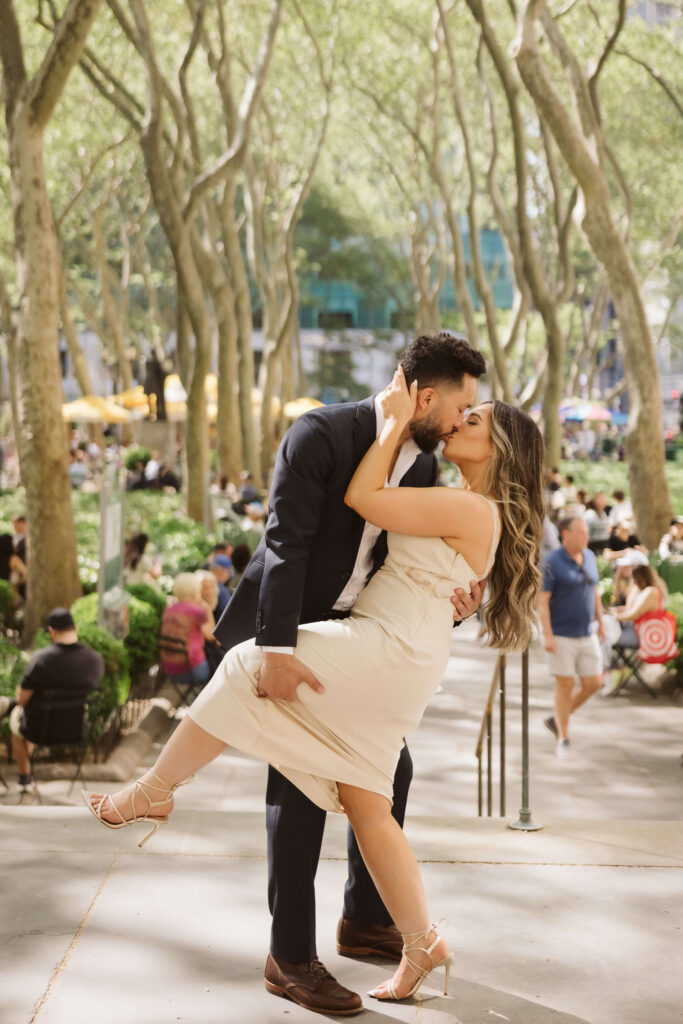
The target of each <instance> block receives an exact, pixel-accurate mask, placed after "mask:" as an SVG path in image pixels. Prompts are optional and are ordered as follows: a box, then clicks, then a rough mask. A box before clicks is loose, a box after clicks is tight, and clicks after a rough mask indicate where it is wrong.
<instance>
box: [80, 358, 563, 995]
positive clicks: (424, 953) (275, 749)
mask: <svg viewBox="0 0 683 1024" xmlns="http://www.w3.org/2000/svg"><path fill="white" fill-rule="evenodd" d="M416 393H417V389H416V385H415V384H413V385H412V386H411V388H410V389H408V388H407V386H406V382H405V379H404V377H403V373H402V371H401V370H399V371H398V372H397V374H396V376H395V377H394V381H393V382H392V384H391V385H390V387H389V388H388V389H387V390H386V392H385V394H384V397H383V401H382V407H383V412H384V415H385V417H386V423H385V426H384V429H383V430H382V433H381V434H380V437H379V438H378V440H377V441H376V442H375V444H374V445H373V446H372V447H371V448H370V449H369V451H368V453H367V454H366V456H365V457H364V459H363V460H362V462H361V463H360V465H359V467H358V469H357V470H356V473H355V475H354V477H353V479H352V481H351V483H350V485H349V489H348V491H347V494H346V498H345V500H346V502H347V504H349V505H350V506H351V507H352V508H354V509H355V510H356V511H357V512H358V513H359V514H360V515H361V516H363V518H365V519H366V520H368V521H370V522H372V523H374V524H376V525H378V526H380V527H382V528H383V529H386V530H387V531H388V549H389V551H388V557H387V558H386V560H385V562H384V565H383V566H382V568H381V569H380V570H379V571H378V572H377V573H376V574H375V575H374V576H373V578H372V579H371V580H370V582H369V584H368V586H367V587H366V588H365V590H364V591H363V592H362V593H361V595H360V597H359V598H358V600H357V601H356V603H355V605H354V608H353V611H352V613H351V615H350V616H349V618H347V619H342V620H331V621H326V622H320V623H313V624H310V625H304V626H301V627H300V628H299V632H298V639H297V646H296V660H297V662H300V663H302V664H303V665H304V666H305V667H306V668H307V669H308V670H310V672H312V673H313V675H314V676H315V677H316V678H317V679H318V680H319V682H320V683H321V684H322V687H323V691H322V692H314V691H313V690H312V689H310V688H309V687H307V686H301V687H299V690H298V693H297V700H295V701H278V700H270V699H262V698H261V697H260V696H259V694H258V675H259V669H260V666H261V661H262V657H263V655H262V652H261V649H260V648H259V647H257V646H256V645H255V644H254V642H253V641H247V642H245V643H243V644H240V645H238V646H237V647H234V648H233V649H232V650H231V651H230V652H229V653H228V654H227V655H226V657H225V658H224V660H223V662H222V664H221V666H220V668H219V669H218V671H217V672H216V674H215V675H214V677H213V679H212V680H211V681H210V682H209V683H208V684H207V686H206V687H205V689H204V691H203V692H202V693H201V694H200V696H199V697H198V699H197V700H196V701H195V703H194V705H193V706H192V708H191V710H190V713H189V715H188V716H186V717H185V718H184V719H183V721H182V722H181V724H180V726H179V727H178V729H177V730H176V731H175V732H174V734H173V735H172V737H171V738H170V740H169V742H168V743H167V745H166V746H165V748H164V749H163V750H162V752H161V754H160V756H159V758H158V760H157V762H156V764H155V766H154V768H153V769H152V770H151V771H150V772H147V773H146V774H145V775H144V776H143V777H142V779H140V780H138V781H137V782H136V783H134V784H133V785H132V786H129V787H128V788H126V789H124V790H122V791H120V792H119V793H116V794H113V795H112V796H101V795H100V794H84V799H85V801H86V804H87V806H88V807H89V809H90V810H91V811H92V812H93V813H94V814H95V816H96V817H97V818H98V819H99V820H100V821H101V822H102V823H103V824H105V825H108V826H109V827H114V828H117V827H118V828H122V827H124V826H125V825H128V824H132V823H133V821H136V820H137V821H140V820H145V821H148V822H149V823H151V824H152V825H153V829H152V832H150V833H149V835H151V834H153V832H154V831H155V830H156V828H157V827H158V826H159V825H160V824H162V823H165V822H166V821H167V820H168V814H169V813H170V811H171V810H172V809H173V792H174V790H175V789H176V788H177V786H178V785H181V784H182V783H183V782H184V781H186V780H187V779H188V777H189V776H192V774H193V773H194V772H196V771H198V770H199V769H201V768H202V767H203V766H204V765H205V764H207V763H209V762H210V761H211V760H213V759H214V758H215V757H216V756H218V754H219V753H221V752H222V751H223V750H224V749H225V746H226V745H227V744H232V745H233V746H236V747H238V748H239V749H241V750H245V751H247V752H249V753H252V754H254V755H256V756H257V757H261V758H263V759H264V760H267V761H269V762H270V763H271V764H273V765H275V766H276V767H277V769H278V770H279V771H280V772H282V773H283V774H284V775H286V776H287V777H288V778H289V779H290V780H291V781H292V782H293V783H294V784H295V785H296V786H298V787H299V788H300V789H301V790H302V791H303V792H304V793H305V794H306V795H307V796H308V797H309V798H310V799H311V800H312V801H314V802H315V803H316V804H318V805H319V806H320V807H322V808H324V809H325V810H330V811H338V812H345V813H346V814H347V815H348V817H349V820H350V822H351V825H352V827H353V829H354V831H355V833H356V838H357V840H358V844H359V847H360V849H361V852H362V854H363V858H364V860H365V862H366V864H367V866H368V869H369V871H370V874H371V875H372V877H373V881H374V882H375V884H376V886H377V889H378V891H379V893H380V896H381V897H382V900H383V901H384V903H385V905H386V906H387V908H388V910H389V912H390V913H391V915H392V917H393V919H394V922H395V923H396V925H397V927H398V928H399V930H400V931H401V932H402V933H403V936H404V941H405V945H404V957H403V959H402V960H401V963H400V964H399V967H398V969H397V971H396V974H395V975H394V977H393V979H392V980H391V981H390V982H387V983H385V984H384V985H382V986H380V987H379V988H378V989H375V990H373V992H372V993H371V994H372V995H375V996H376V997H377V998H384V999H387V998H389V999H392V998H393V999H400V998H405V997H407V996H408V995H412V994H413V993H414V992H415V991H416V990H417V988H418V987H419V985H420V984H421V982H422V980H423V978H424V977H425V976H426V974H427V973H428V972H429V970H431V969H432V968H433V967H435V966H438V965H439V964H445V965H446V968H447V970H448V966H449V964H450V959H451V957H450V954H449V953H448V951H447V948H446V945H445V941H444V940H443V939H441V938H440V937H439V935H438V933H437V932H436V930H435V928H434V926H432V925H430V924H429V920H430V918H429V915H428V912H427V904H426V898H425V894H424V889H423V886H422V880H421V877H420V872H419V868H418V865H417V862H416V860H415V857H414V855H413V853H412V850H411V849H410V846H409V844H408V841H407V839H406V838H405V836H404V834H403V832H402V831H401V828H400V827H399V825H398V824H397V822H396V821H395V820H394V819H393V817H392V816H391V801H392V781H393V776H394V769H395V766H396V761H397V758H398V755H399V751H400V749H401V745H402V743H403V737H404V736H405V735H406V734H407V733H409V732H411V731H412V730H414V729H415V728H416V727H417V725H418V724H419V722H420V719H421V717H422V714H423V712H424V708H425V706H426V704H427V702H428V701H429V699H430V698H431V696H432V694H433V693H434V691H435V690H436V688H437V686H438V685H439V682H440V681H441V678H442V676H443V672H444V669H445V667H446V663H447V660H448V657H449V653H450V646H451V638H452V606H451V604H450V600H449V598H450V595H451V593H452V592H453V589H454V587H455V586H464V587H465V589H467V588H468V586H469V581H470V580H471V579H472V578H473V577H476V578H479V579H481V578H483V577H484V576H487V575H488V576H489V589H490V593H491V598H490V601H489V604H488V606H487V613H486V625H487V631H488V638H489V642H490V643H491V644H494V645H496V646H502V647H506V648H510V647H514V646H522V645H524V644H525V643H526V642H527V641H528V635H529V628H530V623H531V621H532V619H533V614H534V609H535V604H536V601H537V597H538V591H539V584H540V576H539V571H538V560H539V555H538V552H539V547H540V538H541V529H542V521H543V500H542V441H541V438H540V434H539V432H538V429H537V428H536V426H535V424H534V423H533V421H532V420H531V419H530V418H529V417H528V416H526V415H525V414H524V413H522V412H520V411H519V410H517V409H514V408H512V407H510V406H506V405H504V404H503V403H501V402H494V403H485V404H484V405H480V406H478V407H476V408H474V409H472V410H471V411H470V412H469V414H468V416H467V419H466V421H465V423H464V425H463V427H462V429H461V430H459V431H458V432H457V433H455V434H454V435H453V436H452V437H451V438H450V439H449V441H448V442H447V444H446V447H445V449H444V456H445V457H446V458H447V459H449V460H450V461H452V462H454V463H456V464H457V465H458V466H459V467H460V470H461V473H462V476H463V480H464V482H465V486H464V487H463V488H462V489H454V488H446V487H434V488H408V487H401V488H391V489H390V488H387V487H385V486H384V484H385V481H386V479H387V476H388V473H389V470H390V466H391V463H392V459H393V458H394V453H395V449H396V447H397V444H398V441H399V438H400V436H401V433H402V431H403V430H404V428H405V425H406V423H408V422H409V421H410V419H411V416H412V415H413V410H414V405H415V397H416ZM146 838H148V836H147V837H145V840H146ZM145 840H143V842H144V841H145Z"/></svg>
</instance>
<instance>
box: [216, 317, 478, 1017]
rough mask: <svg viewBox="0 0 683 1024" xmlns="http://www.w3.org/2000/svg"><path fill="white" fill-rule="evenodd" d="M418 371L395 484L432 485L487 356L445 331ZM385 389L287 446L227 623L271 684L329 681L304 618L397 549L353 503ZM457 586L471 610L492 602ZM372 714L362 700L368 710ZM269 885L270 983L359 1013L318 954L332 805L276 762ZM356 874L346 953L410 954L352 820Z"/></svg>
mask: <svg viewBox="0 0 683 1024" xmlns="http://www.w3.org/2000/svg"><path fill="white" fill-rule="evenodd" d="M401 365H402V366H403V368H404V371H405V375H406V380H407V381H409V382H410V381H413V380H417V381H418V389H419V390H418V401H417V408H416V411H415V416H414V417H413V420H412V421H411V423H410V430H409V432H408V436H407V437H406V439H405V441H404V443H403V444H402V446H401V448H400V449H399V451H398V452H397V455H396V460H395V463H394V466H393V467H392V471H391V473H390V476H389V480H388V483H389V486H398V485H404V486H409V487H431V486H433V485H434V484H435V483H436V480H437V462H436V458H435V456H434V454H433V452H434V451H435V449H436V447H437V445H438V443H439V441H440V440H442V439H445V438H446V437H447V436H448V435H450V434H451V433H452V432H453V431H454V430H458V429H459V428H460V427H461V426H462V422H463V417H464V414H465V411H466V409H467V408H468V407H469V406H470V405H471V404H472V402H473V400H474V393H475V388H476V379H477V378H478V377H479V376H481V374H482V373H484V371H485V369H486V366H485V362H484V359H483V357H482V356H481V355H480V353H478V352H475V351H474V350H473V349H472V348H470V346H469V344H468V343H467V342H466V341H465V340H464V339H462V338H457V337H455V336H454V335H452V334H448V333H442V334H439V335H436V336H424V337H421V338H418V339H417V341H415V342H414V343H413V344H412V345H411V346H410V348H408V349H407V350H406V352H404V354H403V356H402V357H401ZM382 422H383V417H382V411H381V407H380V404H379V400H378V398H368V399H366V400H365V401H362V402H359V403H357V404H356V403H350V404H348V405H337V406H324V407H321V408H319V409H315V410H313V411H312V412H309V413H307V414H306V415H304V416H302V417H301V418H300V419H298V420H297V421H296V422H295V423H294V424H293V425H292V426H291V427H290V429H289V430H288V432H287V434H286V435H285V437H284V439H283V441H282V444H281V446H280V449H279V451H278V455H277V459H276V462H275V468H274V471H273V481H272V486H271V489H270V496H269V502H268V509H269V511H268V523H267V527H266V531H265V534H264V536H263V539H262V540H261V542H260V544H259V546H258V548H257V549H256V551H255V553H254V557H253V558H252V560H251V562H250V563H249V565H248V566H247V568H246V569H245V571H244V575H243V577H242V579H241V581H240V583H239V586H238V587H237V590H236V591H235V593H234V595H233V597H232V600H231V601H230V604H229V605H228V607H227V609H226V610H225V612H224V614H223V616H222V618H221V620H220V621H219V623H218V625H217V627H216V631H215V635H216V637H217V638H218V640H219V641H220V642H221V644H222V645H223V647H225V648H226V649H230V648H231V647H233V646H234V645H235V644H238V643H240V642H242V641H243V640H245V639H248V638H250V637H252V636H255V637H256V643H257V644H258V645H260V646H262V647H263V648H264V652H265V658H264V664H263V668H262V670H261V674H260V676H259V683H258V686H259V693H260V694H261V695H262V696H263V697H271V698H275V699H280V700H295V699H296V691H297V688H298V686H300V685H301V684H302V683H303V684H306V685H308V686H310V687H311V688H312V689H313V690H316V691H319V690H320V689H321V687H320V684H319V683H318V681H317V680H316V679H315V678H314V676H313V675H312V674H311V673H310V672H309V671H308V669H307V668H306V667H305V666H304V665H302V664H301V663H300V662H298V661H297V659H296V642H297V629H298V626H299V624H300V623H307V622H316V621H319V620H321V619H326V618H341V617H344V616H346V615H348V614H349V612H350V609H351V608H352V606H353V604H354V602H355V600H356V598H357V596H358V594H359V593H360V591H361V590H362V588H363V587H364V586H365V584H366V583H367V580H368V579H369V577H370V576H371V575H372V573H373V572H374V571H375V570H376V569H377V568H379V566H380V565H381V564H382V562H383V561H384V558H385V556H386V551H387V545H386V536H385V535H384V534H382V533H381V531H380V530H379V529H378V528H377V527H374V526H372V525H371V524H370V523H366V522H365V521H364V520H363V519H361V517H360V516H359V515H357V513H356V512H354V511H353V510H352V509H350V508H349V507H348V506H347V505H345V504H344V494H345V492H346V488H347V486H348V483H349V481H350V479H351V477H352V475H353V472H354V470H355V468H356V466H357V465H358V463H359V462H360V460H361V459H362V457H363V455H364V454H365V452H366V451H367V450H368V448H369V447H370V446H371V444H372V443H373V441H374V440H375V438H376V437H377V435H378V434H379V433H380V431H381V427H382ZM482 589H483V588H479V587H478V585H477V584H476V583H475V582H474V581H473V585H472V593H471V594H465V592H464V591H459V592H456V595H454V596H453V598H452V600H453V604H454V607H455V610H456V613H457V616H458V617H465V616H466V615H469V614H471V613H472V612H473V611H474V610H475V609H476V608H477V606H478V604H479V602H480V601H481V591H482ZM359 713H360V709H359ZM411 779H412V761H411V759H410V754H409V753H408V749H407V747H405V746H404V748H403V751H402V753H401V757H400V759H399V763H398V766H397V769H396V776H395V779H394V805H393V811H392V813H393V815H394V817H395V818H396V820H397V821H398V822H399V824H400V825H401V826H402V825H403V819H404V816H405V808H406V801H407V797H408V788H409V786H410V782H411ZM266 805H267V811H266V814H267V830H268V865H269V884H268V898H269V905H270V910H271V914H272V917H273V924H272V931H271V946H270V955H269V957H268V961H267V964H266V972H265V983H266V988H267V989H268V990H269V991H271V992H273V993H275V994H277V995H282V996H285V997H287V998H289V999H291V1000H293V1001H294V1002H295V1003H298V1004H299V1005H301V1006H305V1007H307V1008H308V1009H311V1010H315V1011H317V1012H323V1013H328V1014H338V1015H350V1014H353V1013H357V1012H358V1011H360V1009H361V1008H362V1001H361V998H360V996H359V995H357V994H356V993H355V992H351V991H350V990H349V989H346V988H344V987H343V986H341V985H340V984H339V983H338V982H337V981H336V979H335V978H333V977H332V975H331V974H330V973H329V971H327V969H326V968H325V967H324V965H323V964H322V963H321V962H320V960H319V959H318V958H317V955H316V940H315V889H314V881H315V873H316V870H317V867H318V860H319V857H320V848H321V844H322V838H323V830H324V827H325V812H324V811H323V810H321V809H320V808H319V807H316V806H315V804H313V803H312V802H311V801H310V800H308V798H307V797H305V796H304V795H303V794H302V793H301V792H300V791H299V790H298V789H297V788H296V787H295V786H294V785H293V784H292V783H291V782H289V781H288V780H287V779H285V778H284V777H283V776H282V775H280V773H279V772H277V771H276V770H275V769H274V768H272V767H271V768H269V775H268V787H267V794H266ZM348 854H349V876H348V880H347V883H346V887H345V891H344V909H343V915H342V918H341V920H340V922H339V928H338V932H337V950H338V952H340V953H341V954H342V955H346V956H383V957H387V958H388V959H392V960H399V959H400V957H401V946H402V941H401V936H400V934H399V932H398V930H397V929H396V927H395V926H394V924H393V922H392V920H391V918H390V916H389V914H388V913H387V910H386V908H385V907H384V904H383V903H382V901H381V899H380V897H379V894H378V893H377V890H376V889H375V887H374V884H373V882H372V880H371V878H370V875H369V874H368V871H367V869H366V867H365V864H364V863H363V859H362V857H361V855H360V851H359V849H358V846H357V844H356V841H355V838H354V836H353V832H352V831H351V829H349V839H348Z"/></svg>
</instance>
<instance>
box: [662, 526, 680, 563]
mask: <svg viewBox="0 0 683 1024" xmlns="http://www.w3.org/2000/svg"><path fill="white" fill-rule="evenodd" d="M672 556H673V557H674V558H680V557H681V556H683V516H677V517H676V518H675V519H672V520H671V526H670V527H669V530H668V531H667V533H665V534H664V536H663V537H662V539H661V540H660V542H659V557H660V558H671V557H672Z"/></svg>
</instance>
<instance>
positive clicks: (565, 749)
mask: <svg viewBox="0 0 683 1024" xmlns="http://www.w3.org/2000/svg"><path fill="white" fill-rule="evenodd" d="M555 754H556V756H557V757H559V758H560V759H562V758H565V757H569V740H567V739H564V740H558V741H557V744H556V746H555Z"/></svg>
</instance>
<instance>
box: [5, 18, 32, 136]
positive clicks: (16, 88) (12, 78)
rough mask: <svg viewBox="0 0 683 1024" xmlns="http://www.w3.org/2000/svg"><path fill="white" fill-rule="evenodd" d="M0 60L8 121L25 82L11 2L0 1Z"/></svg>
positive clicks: (18, 36)
mask: <svg viewBox="0 0 683 1024" xmlns="http://www.w3.org/2000/svg"><path fill="white" fill-rule="evenodd" d="M0 62H1V63H2V77H3V82H4V90H5V94H6V99H5V107H6V117H7V120H8V122H9V121H10V120H11V119H12V116H13V114H14V108H15V106H16V103H17V100H18V98H19V94H20V92H21V89H22V88H23V86H24V85H25V83H26V67H25V65H24V54H23V48H22V45H21V33H20V31H19V23H18V21H17V16H16V14H15V12H14V4H13V3H0Z"/></svg>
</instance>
